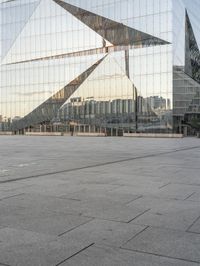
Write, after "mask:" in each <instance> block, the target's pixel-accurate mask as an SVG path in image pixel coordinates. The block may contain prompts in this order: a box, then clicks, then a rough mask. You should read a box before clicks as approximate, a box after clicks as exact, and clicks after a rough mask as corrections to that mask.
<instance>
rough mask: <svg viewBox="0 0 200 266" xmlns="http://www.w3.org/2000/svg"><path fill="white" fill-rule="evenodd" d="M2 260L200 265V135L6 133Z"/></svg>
mask: <svg viewBox="0 0 200 266" xmlns="http://www.w3.org/2000/svg"><path fill="white" fill-rule="evenodd" d="M0 265H1V266H2V265H4V266H5V265H10V266H58V265H61V266H129V265H130V266H160V265H161V266H162V265H163V266H168V265H170V266H171V265H173V266H195V265H200V140H199V139H197V138H183V139H150V138H149V139H148V138H146V139H143V138H125V137H124V138H123V137H122V138H120V137H119V138H118V137H116V138H110V137H102V138H101V137H99V138H96V137H94V138H92V137H90V138H89V137H28V136H1V137H0Z"/></svg>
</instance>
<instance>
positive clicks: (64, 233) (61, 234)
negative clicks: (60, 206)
mask: <svg viewBox="0 0 200 266" xmlns="http://www.w3.org/2000/svg"><path fill="white" fill-rule="evenodd" d="M94 219H95V218H91V219H90V220H89V221H87V222H84V223H82V224H79V225H77V226H75V227H73V228H71V229H69V230H67V231H65V232H63V233H60V234H59V235H58V237H61V236H63V235H66V234H67V233H69V232H71V231H73V230H75V229H77V228H78V227H80V226H82V225H85V224H87V223H89V222H91V221H93V220H94Z"/></svg>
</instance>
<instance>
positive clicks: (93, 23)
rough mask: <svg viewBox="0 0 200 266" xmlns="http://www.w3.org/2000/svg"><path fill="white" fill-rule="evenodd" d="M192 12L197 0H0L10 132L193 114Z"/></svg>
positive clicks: (136, 127) (3, 104) (154, 125)
mask: <svg viewBox="0 0 200 266" xmlns="http://www.w3.org/2000/svg"><path fill="white" fill-rule="evenodd" d="M199 12H200V1H199V0H102V1H98V0H92V1H91V0H84V1H82V0H12V1H10V0H1V17H2V19H1V32H2V33H1V93H0V95H1V97H0V114H1V115H2V116H3V117H8V118H10V119H12V124H11V129H12V130H13V131H14V132H16V133H24V132H25V131H26V130H28V131H38V130H40V131H42V130H55V127H54V125H55V124H56V125H57V126H56V130H64V131H70V130H71V129H72V126H73V127H74V128H73V130H93V131H99V130H102V129H103V130H106V131H107V132H108V133H109V132H113V130H123V131H125V132H134V131H140V132H181V131H182V128H183V127H189V124H190V120H191V119H193V117H195V119H198V118H199V117H200V111H199V110H200V107H199V94H200V26H199V25H200V19H199ZM15 117H18V119H14V118H15Z"/></svg>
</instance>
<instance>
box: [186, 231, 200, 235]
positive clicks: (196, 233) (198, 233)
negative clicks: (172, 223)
mask: <svg viewBox="0 0 200 266" xmlns="http://www.w3.org/2000/svg"><path fill="white" fill-rule="evenodd" d="M187 233H191V234H195V235H200V232H194V231H187Z"/></svg>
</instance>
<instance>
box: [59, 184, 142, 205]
mask: <svg viewBox="0 0 200 266" xmlns="http://www.w3.org/2000/svg"><path fill="white" fill-rule="evenodd" d="M139 197H140V195H134V194H133V193H123V192H118V191H117V192H115V190H114V191H104V190H99V189H91V188H87V189H82V190H81V191H79V192H74V193H68V194H66V195H63V196H61V197H60V198H64V199H77V200H96V199H98V200H99V201H101V200H107V201H108V202H109V201H114V202H118V203H121V204H126V203H129V202H131V201H133V200H136V199H138V198H139Z"/></svg>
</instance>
